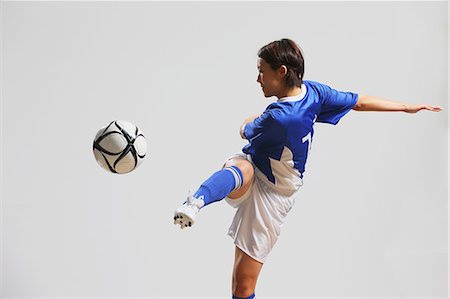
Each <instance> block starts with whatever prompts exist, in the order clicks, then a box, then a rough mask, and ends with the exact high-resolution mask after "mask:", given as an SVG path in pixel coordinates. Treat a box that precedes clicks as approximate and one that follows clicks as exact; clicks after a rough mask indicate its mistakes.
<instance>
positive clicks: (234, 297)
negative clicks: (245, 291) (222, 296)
mask: <svg viewBox="0 0 450 299" xmlns="http://www.w3.org/2000/svg"><path fill="white" fill-rule="evenodd" d="M254 298H256V297H255V293H253V294H251V295H250V296H248V297H245V298H242V297H237V296H234V295H233V297H232V299H254Z"/></svg>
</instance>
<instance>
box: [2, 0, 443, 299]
mask: <svg viewBox="0 0 450 299" xmlns="http://www.w3.org/2000/svg"><path fill="white" fill-rule="evenodd" d="M1 5H2V98H1V105H2V106H1V125H2V134H1V150H2V160H1V181H2V185H1V200H2V202H1V208H2V210H1V218H2V221H1V236H2V239H1V241H2V246H1V250H2V260H1V270H2V271H1V286H2V296H4V297H15V296H21V297H33V296H36V297H38V296H39V297H100V296H101V297H127V298H129V297H154V298H162V297H196V298H199V297H207V298H213V297H216V298H230V285H231V282H230V279H231V271H232V262H233V254H234V245H233V244H232V240H231V239H230V238H229V237H228V236H227V235H226V232H227V229H228V226H229V224H230V223H231V220H232V216H233V213H234V210H233V208H231V207H230V206H228V205H227V204H226V203H225V202H220V203H216V204H213V205H211V206H209V207H208V208H206V209H204V210H203V211H202V213H201V214H200V216H199V218H198V223H197V224H196V225H195V226H194V227H192V228H191V229H190V230H187V231H186V230H185V231H181V230H179V228H177V227H175V226H174V225H173V224H172V221H171V217H172V215H173V211H174V209H175V208H177V207H178V206H179V205H180V204H181V203H182V201H184V199H185V196H186V193H187V190H188V189H189V188H192V189H195V188H197V187H198V185H199V184H200V183H201V182H202V181H203V180H204V179H206V178H207V177H208V176H209V175H210V174H211V173H212V172H214V171H216V170H218V169H219V168H220V167H221V165H222V163H223V161H224V160H225V159H226V158H227V157H228V156H229V155H231V154H233V153H236V152H239V151H240V149H241V147H242V146H243V145H245V142H244V141H243V140H241V139H240V138H239V135H238V128H239V125H240V123H241V121H242V120H243V119H244V118H245V117H247V116H249V115H251V114H255V113H259V112H262V111H263V110H264V108H265V107H266V106H267V105H268V104H269V103H270V102H271V101H274V100H275V99H274V98H270V99H265V98H264V97H263V95H262V92H261V90H260V88H259V85H258V84H257V83H256V76H257V71H256V60H257V56H256V54H257V51H258V49H259V48H260V47H261V46H263V45H265V44H267V43H268V42H270V41H272V40H275V39H280V38H283V37H288V38H292V39H294V40H295V41H296V42H297V43H298V44H299V45H300V46H301V47H302V49H303V51H304V55H305V60H306V73H305V79H311V80H316V81H320V82H323V83H325V84H328V85H330V86H332V87H334V88H336V89H339V90H343V91H353V92H357V93H361V94H371V95H376V96H379V97H383V98H387V99H391V100H397V101H402V102H408V103H413V104H420V103H430V104H436V105H442V106H443V107H444V108H445V109H447V107H448V105H447V96H448V94H447V80H448V75H447V74H448V61H447V53H448V43H447V36H448V31H447V30H448V29H447V24H448V23H447V22H448V17H447V12H448V7H447V3H446V2H379V3H373V2H331V3H329V2H317V3H311V2H284V3H271V2H247V3H238V2H228V3H221V2H198V3H195V2H183V3H180V2H167V3H161V2H139V3H121V2H90V3H89V2H82V3H72V2H65V3H62V2H47V3H43V2H33V3H31V2H3V3H2V4H1ZM114 119H124V120H128V121H130V122H133V123H135V124H136V125H138V126H139V127H140V128H141V129H142V131H143V132H144V133H145V134H146V137H147V141H148V144H149V152H148V156H147V158H146V159H145V161H144V162H143V164H142V165H141V166H140V167H139V168H138V169H136V170H135V171H134V172H132V173H130V174H127V175H114V174H110V173H107V172H106V171H105V170H103V169H101V168H100V167H99V166H98V165H97V164H96V162H95V160H94V157H93V154H92V150H91V146H92V140H93V137H94V135H95V133H96V131H97V129H98V128H100V127H101V126H102V125H104V124H106V123H107V122H109V121H111V120H114ZM447 121H448V119H447V111H446V110H444V112H441V113H432V112H420V113H418V114H415V115H414V114H406V113H375V112H356V111H351V112H350V113H349V114H348V115H347V116H346V117H344V118H343V119H342V120H341V121H340V123H339V124H338V125H337V126H332V125H327V124H316V126H315V130H316V131H315V139H314V141H313V144H312V152H311V155H310V157H309V160H308V163H307V165H306V173H305V180H304V186H303V187H302V191H301V194H300V196H299V198H298V199H297V202H296V205H295V207H294V209H293V210H292V211H291V213H290V215H289V216H288V218H287V220H286V224H285V227H284V228H283V231H282V235H281V238H280V240H279V242H278V244H277V245H276V246H275V248H274V250H273V252H272V254H271V256H270V258H269V259H268V261H267V263H266V264H265V265H264V267H263V270H262V273H261V276H260V279H259V283H258V286H257V290H256V293H257V294H258V297H259V298H280V297H305V298H306V297H307V298H314V297H359V298H364V297H402V298H404V297H424V298H430V297H447V281H448V274H447V266H448V255H447V254H448V242H447V233H448V228H447V216H448V213H447V212H448V207H447V196H448V189H447V182H448V181H447V165H448V161H447V150H448V148H447V145H448V143H447V140H448V139H447V137H448V136H447V130H448V122H447Z"/></svg>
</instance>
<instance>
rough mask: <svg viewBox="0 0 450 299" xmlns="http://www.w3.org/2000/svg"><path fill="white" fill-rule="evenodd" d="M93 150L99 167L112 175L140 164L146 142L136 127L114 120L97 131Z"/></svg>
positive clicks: (145, 150) (145, 148)
mask: <svg viewBox="0 0 450 299" xmlns="http://www.w3.org/2000/svg"><path fill="white" fill-rule="evenodd" d="M93 150H94V156H95V159H96V160H97V163H98V164H99V165H100V166H101V167H103V168H104V169H106V170H108V171H110V172H113V173H127V172H130V171H132V170H134V169H135V168H136V167H138V166H139V164H141V163H142V160H143V159H144V157H145V155H146V153H147V142H146V141H145V137H144V135H143V134H142V132H141V131H140V130H139V128H138V127H136V126H135V125H133V124H132V123H130V122H127V121H124V120H115V121H112V122H111V123H109V124H108V125H105V126H104V127H102V128H101V129H100V130H98V132H97V135H95V139H94V147H93Z"/></svg>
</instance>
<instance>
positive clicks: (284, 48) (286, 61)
mask: <svg viewBox="0 0 450 299" xmlns="http://www.w3.org/2000/svg"><path fill="white" fill-rule="evenodd" d="M258 57H259V58H262V59H264V60H265V61H266V62H267V63H268V64H269V65H270V66H271V68H272V69H273V70H277V69H278V68H280V67H281V66H282V65H284V66H286V68H287V74H286V77H285V83H286V86H287V87H294V86H298V87H301V86H302V84H303V74H304V73H305V62H304V60H303V55H302V52H301V50H300V48H299V46H297V44H296V43H295V42H294V41H292V40H290V39H287V38H283V39H280V40H276V41H273V42H271V43H270V44H267V45H265V46H264V47H262V48H261V49H260V50H259V51H258Z"/></svg>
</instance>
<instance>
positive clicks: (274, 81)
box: [256, 58, 286, 98]
mask: <svg viewBox="0 0 450 299" xmlns="http://www.w3.org/2000/svg"><path fill="white" fill-rule="evenodd" d="M285 75H286V70H285V67H284V66H281V67H280V68H279V69H277V70H273V69H272V67H271V66H270V65H269V64H268V63H267V62H266V61H265V60H264V59H262V58H258V79H257V80H256V81H257V82H258V83H259V84H260V85H261V88H262V91H263V93H264V96H265V97H266V98H268V97H271V96H277V95H278V94H279V93H280V92H281V91H282V90H283V88H284V85H283V78H284V76H285Z"/></svg>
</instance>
